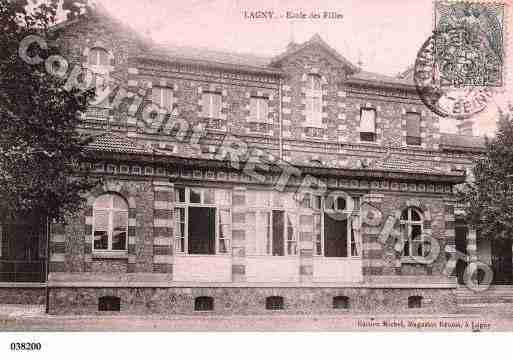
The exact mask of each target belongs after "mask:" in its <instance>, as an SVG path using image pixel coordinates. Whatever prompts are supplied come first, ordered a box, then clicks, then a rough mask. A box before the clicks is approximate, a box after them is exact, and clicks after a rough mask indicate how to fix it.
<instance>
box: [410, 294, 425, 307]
mask: <svg viewBox="0 0 513 359" xmlns="http://www.w3.org/2000/svg"><path fill="white" fill-rule="evenodd" d="M421 307H422V296H420V295H412V296H411V297H408V308H421Z"/></svg>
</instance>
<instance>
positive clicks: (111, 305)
mask: <svg viewBox="0 0 513 359" xmlns="http://www.w3.org/2000/svg"><path fill="white" fill-rule="evenodd" d="M120 309H121V299H119V297H114V296H110V295H107V296H104V297H101V298H100V299H99V300H98V310H99V311H114V312H119V311H120Z"/></svg>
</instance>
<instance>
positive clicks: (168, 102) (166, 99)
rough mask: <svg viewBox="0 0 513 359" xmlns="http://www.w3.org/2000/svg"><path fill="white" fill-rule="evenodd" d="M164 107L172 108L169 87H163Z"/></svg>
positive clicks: (171, 94) (171, 95) (171, 93)
mask: <svg viewBox="0 0 513 359" xmlns="http://www.w3.org/2000/svg"><path fill="white" fill-rule="evenodd" d="M164 108H165V109H166V110H168V111H171V110H172V109H173V91H172V90H171V89H170V88H166V89H164Z"/></svg>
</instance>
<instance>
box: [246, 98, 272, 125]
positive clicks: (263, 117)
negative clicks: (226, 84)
mask: <svg viewBox="0 0 513 359" xmlns="http://www.w3.org/2000/svg"><path fill="white" fill-rule="evenodd" d="M249 112H250V120H251V121H252V122H267V119H268V117H269V100H268V99H267V98H263V97H251V98H250V99H249Z"/></svg>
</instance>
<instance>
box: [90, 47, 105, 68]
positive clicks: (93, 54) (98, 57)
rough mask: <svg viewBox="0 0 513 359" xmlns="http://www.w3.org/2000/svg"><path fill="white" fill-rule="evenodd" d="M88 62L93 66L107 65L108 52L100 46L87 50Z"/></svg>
mask: <svg viewBox="0 0 513 359" xmlns="http://www.w3.org/2000/svg"><path fill="white" fill-rule="evenodd" d="M89 64H90V65H93V66H108V65H109V53H108V52H107V50H105V49H103V48H101V47H95V48H93V49H91V51H90V52H89Z"/></svg>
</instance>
